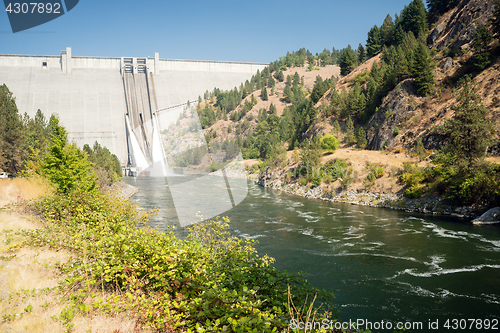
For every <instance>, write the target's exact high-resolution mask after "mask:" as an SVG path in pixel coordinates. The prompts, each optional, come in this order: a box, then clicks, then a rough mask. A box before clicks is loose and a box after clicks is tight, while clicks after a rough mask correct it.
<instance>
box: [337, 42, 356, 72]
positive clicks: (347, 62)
mask: <svg viewBox="0 0 500 333" xmlns="http://www.w3.org/2000/svg"><path fill="white" fill-rule="evenodd" d="M339 66H340V74H342V75H344V76H345V75H347V74H349V73H350V72H352V70H353V69H354V68H356V66H358V55H357V53H356V51H354V50H353V49H352V48H351V45H347V47H346V48H345V49H342V51H341V52H340V61H339Z"/></svg>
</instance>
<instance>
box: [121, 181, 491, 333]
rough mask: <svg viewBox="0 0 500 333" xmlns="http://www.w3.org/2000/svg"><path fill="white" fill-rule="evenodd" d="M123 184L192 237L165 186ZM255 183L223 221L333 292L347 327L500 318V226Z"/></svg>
mask: <svg viewBox="0 0 500 333" xmlns="http://www.w3.org/2000/svg"><path fill="white" fill-rule="evenodd" d="M184 178H185V177H179V179H178V182H183V181H184V180H185V179H184ZM191 179H192V178H191ZM124 181H125V182H127V183H129V184H131V185H134V186H137V187H139V188H140V192H139V193H138V194H137V195H135V196H134V197H133V198H132V200H135V201H136V203H137V204H139V206H141V207H143V208H153V207H157V208H159V215H158V216H156V217H155V218H154V219H152V221H151V224H152V225H156V226H158V228H159V229H160V230H166V228H168V226H171V225H174V226H177V228H176V229H175V232H176V234H177V235H178V236H179V237H185V236H186V231H185V229H184V228H181V227H180V226H179V222H178V220H177V217H176V212H175V209H173V208H172V207H173V201H172V198H171V196H170V194H169V192H168V187H169V184H167V183H166V181H164V180H163V179H162V178H138V179H133V178H125V179H124ZM171 181H172V180H171ZM193 183H195V182H187V183H186V184H190V185H189V186H193V185H192V184H193ZM248 184H249V194H248V196H247V198H246V199H245V200H244V201H243V202H242V203H241V204H240V205H238V206H237V207H236V208H233V209H232V210H229V211H227V212H226V213H224V214H223V215H224V216H228V217H229V218H230V220H231V223H230V228H231V231H232V232H233V233H234V234H235V235H238V236H240V237H245V238H250V239H257V240H258V241H259V243H258V244H257V245H256V248H257V250H258V251H259V254H260V255H264V254H268V255H269V256H272V257H274V258H276V263H275V266H276V267H277V268H279V269H286V270H289V271H292V270H293V271H305V272H307V273H308V276H307V278H308V280H309V282H311V284H313V285H314V286H316V287H320V288H326V289H330V290H332V291H333V292H334V294H335V296H336V300H335V307H336V308H337V310H339V311H340V313H339V319H340V320H341V321H349V319H351V320H357V319H366V320H370V321H373V322H375V321H377V322H380V321H382V320H385V321H387V320H390V321H393V322H401V321H403V322H406V321H409V322H417V321H420V322H423V323H424V331H427V330H426V329H427V324H428V322H429V321H430V320H431V321H435V320H436V319H438V320H439V322H440V330H439V331H445V329H443V327H442V325H443V324H444V323H445V321H446V320H447V319H469V318H470V319H487V318H489V319H492V318H500V228H499V227H498V226H473V225H471V224H468V223H465V222H464V221H460V220H457V219H452V218H445V217H435V216H427V215H419V214H416V213H404V212H399V211H394V210H389V209H380V208H378V209H377V208H370V207H363V206H355V205H348V204H337V203H330V202H324V201H320V200H311V199H305V198H301V197H298V196H292V195H288V194H285V193H282V192H275V191H272V190H269V189H265V188H262V187H260V186H258V185H256V184H254V183H253V182H249V183H248ZM170 185H172V184H170ZM196 186H200V188H199V189H198V190H199V191H206V192H207V193H210V189H209V188H203V186H202V185H196ZM195 214H196V212H193V221H196V220H198V219H199V218H196V217H195ZM497 327H498V329H500V325H499V326H497ZM373 331H377V330H373ZM446 331H448V330H446ZM467 331H474V330H467Z"/></svg>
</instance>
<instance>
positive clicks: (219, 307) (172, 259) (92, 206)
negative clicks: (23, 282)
mask: <svg viewBox="0 0 500 333" xmlns="http://www.w3.org/2000/svg"><path fill="white" fill-rule="evenodd" d="M33 206H34V208H35V209H36V210H37V211H38V212H39V213H40V214H41V215H42V216H43V217H44V218H45V219H44V221H45V222H44V223H45V225H44V228H41V229H38V230H34V231H29V235H30V236H31V239H32V244H33V245H49V246H50V247H53V248H56V249H59V248H64V249H67V250H69V251H71V252H72V253H74V254H75V255H76V258H77V259H76V260H73V261H71V262H69V263H67V264H66V265H64V266H63V269H64V270H67V271H68V272H70V273H71V274H70V276H69V277H68V278H67V279H66V281H65V283H64V285H63V286H62V287H63V288H64V290H66V289H67V288H68V287H69V288H70V290H71V293H70V294H69V297H71V299H73V301H74V308H75V309H76V310H79V311H89V307H90V308H91V309H99V310H101V311H105V312H108V313H110V314H113V313H117V312H122V311H126V312H127V313H132V314H133V315H134V316H135V318H136V320H137V323H138V324H139V325H140V326H144V327H151V328H153V329H156V330H158V331H162V332H181V331H185V332H190V331H191V332H194V331H196V332H206V331H217V332H226V331H227V332H272V331H278V330H282V329H284V328H286V326H287V325H288V322H289V321H288V320H289V316H290V315H291V313H289V308H288V304H289V302H288V286H290V288H291V290H292V291H293V292H294V294H295V295H294V296H293V299H292V300H293V302H294V303H295V304H304V300H305V299H306V296H307V295H308V294H309V295H312V294H316V293H318V292H319V293H320V294H319V298H321V300H322V301H324V302H325V304H328V305H332V302H331V301H332V297H333V296H332V295H331V294H329V293H327V292H320V291H319V290H316V289H315V288H312V287H311V286H310V285H309V284H308V283H307V282H306V281H305V280H304V279H302V278H301V277H300V275H298V274H289V273H286V272H285V273H283V272H280V271H278V270H276V269H275V268H274V267H273V266H272V265H271V264H272V262H273V259H272V258H269V257H267V256H264V257H260V256H258V255H257V254H256V251H255V249H254V247H253V244H254V242H253V241H250V240H242V239H239V238H236V237H231V236H230V235H229V233H228V231H227V230H226V228H227V223H228V220H227V219H224V218H223V219H221V220H218V221H210V222H207V223H198V224H195V225H193V226H192V228H191V234H190V236H189V237H188V238H187V239H186V240H180V239H177V238H176V237H175V236H174V234H173V232H172V230H169V231H167V232H165V233H162V232H159V231H157V230H155V229H151V228H149V227H146V226H141V227H138V226H140V225H141V224H143V223H144V222H145V221H146V220H147V218H148V213H141V212H140V211H139V210H138V209H137V207H135V206H134V205H133V204H131V203H129V202H127V201H125V200H122V199H118V198H115V197H113V196H108V195H105V194H102V193H99V192H97V191H95V192H94V191H93V192H90V193H89V192H83V191H78V190H77V191H73V192H71V193H69V194H68V195H57V196H54V197H50V198H46V199H44V200H42V201H39V202H37V203H35V204H33ZM101 289H104V290H106V291H107V292H108V294H107V296H105V295H106V294H104V293H103V294H101V295H102V296H101V297H98V296H96V295H95V294H94V292H95V291H99V290H101ZM111 292H112V293H111ZM66 293H69V291H68V292H66ZM110 293H111V294H110ZM89 299H90V300H91V302H89ZM322 309H325V310H328V308H326V307H322ZM329 315H331V314H330V313H325V315H324V316H323V317H322V318H325V317H326V316H329Z"/></svg>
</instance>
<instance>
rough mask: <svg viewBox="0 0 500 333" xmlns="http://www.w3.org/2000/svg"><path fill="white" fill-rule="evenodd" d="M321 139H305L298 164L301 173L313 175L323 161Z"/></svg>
mask: <svg viewBox="0 0 500 333" xmlns="http://www.w3.org/2000/svg"><path fill="white" fill-rule="evenodd" d="M318 141H319V140H312V141H309V140H304V142H302V149H301V151H300V164H299V166H298V168H299V170H300V172H299V173H300V174H305V175H307V176H308V177H309V176H311V175H313V174H314V173H315V172H316V170H317V167H318V166H319V165H320V162H321V150H320V144H319V142H318Z"/></svg>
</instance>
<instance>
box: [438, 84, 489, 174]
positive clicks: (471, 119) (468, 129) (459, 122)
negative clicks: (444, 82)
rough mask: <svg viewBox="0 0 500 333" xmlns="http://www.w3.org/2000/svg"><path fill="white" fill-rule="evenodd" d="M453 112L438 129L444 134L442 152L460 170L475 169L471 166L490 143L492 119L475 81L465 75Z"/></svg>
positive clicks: (482, 154)
mask: <svg viewBox="0 0 500 333" xmlns="http://www.w3.org/2000/svg"><path fill="white" fill-rule="evenodd" d="M452 110H453V111H455V115H454V117H453V118H452V119H449V120H446V121H445V123H444V125H443V126H440V127H438V128H437V130H438V131H439V132H442V133H443V134H444V135H445V136H446V137H447V141H448V143H447V145H446V147H445V148H443V151H442V153H444V155H446V156H448V158H447V160H448V164H452V165H456V166H458V167H459V169H460V170H464V171H467V172H474V167H475V166H476V165H478V163H479V162H480V161H482V160H483V159H484V156H485V153H486V148H487V147H488V146H490V145H491V144H492V142H493V136H494V134H495V130H494V122H492V121H490V120H488V119H486V115H487V114H488V110H487V109H486V108H485V107H484V106H483V105H482V104H481V99H480V98H479V96H478V95H477V88H476V86H475V83H474V82H473V81H471V79H470V78H469V77H467V78H466V79H465V81H464V83H463V85H462V89H461V91H459V94H458V96H457V104H456V105H455V106H453V107H452Z"/></svg>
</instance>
